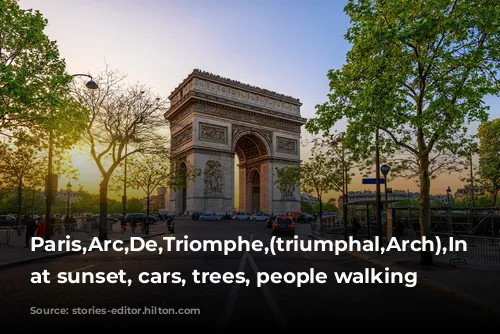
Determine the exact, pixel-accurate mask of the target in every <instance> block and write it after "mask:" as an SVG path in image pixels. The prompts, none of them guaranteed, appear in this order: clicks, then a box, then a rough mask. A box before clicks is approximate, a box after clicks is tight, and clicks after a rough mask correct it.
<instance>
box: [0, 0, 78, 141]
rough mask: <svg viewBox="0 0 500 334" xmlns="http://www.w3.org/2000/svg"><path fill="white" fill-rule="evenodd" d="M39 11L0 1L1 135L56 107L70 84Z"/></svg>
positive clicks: (27, 125)
mask: <svg viewBox="0 0 500 334" xmlns="http://www.w3.org/2000/svg"><path fill="white" fill-rule="evenodd" d="M46 25H47V20H46V19H45V18H43V16H42V14H41V13H40V12H39V11H33V10H24V9H21V8H20V7H19V5H18V3H17V1H14V0H3V1H0V133H2V134H7V135H9V136H10V135H12V134H11V131H12V129H15V128H17V127H24V128H26V127H30V126H32V125H33V124H35V123H37V122H38V121H39V120H40V113H41V112H43V111H44V110H48V109H50V108H52V107H53V106H54V104H55V103H57V99H56V98H55V97H56V96H57V95H58V92H59V91H60V88H61V87H64V86H66V85H67V83H69V82H70V81H71V76H68V75H66V73H65V71H66V64H65V62H64V60H63V59H62V58H61V57H60V54H59V51H58V49H57V44H56V42H54V41H51V40H50V39H49V38H48V37H47V35H45V33H44V30H45V27H46Z"/></svg>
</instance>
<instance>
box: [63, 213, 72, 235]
mask: <svg viewBox="0 0 500 334" xmlns="http://www.w3.org/2000/svg"><path fill="white" fill-rule="evenodd" d="M70 226H71V218H70V216H69V215H66V217H64V233H65V234H66V235H69V229H70Z"/></svg>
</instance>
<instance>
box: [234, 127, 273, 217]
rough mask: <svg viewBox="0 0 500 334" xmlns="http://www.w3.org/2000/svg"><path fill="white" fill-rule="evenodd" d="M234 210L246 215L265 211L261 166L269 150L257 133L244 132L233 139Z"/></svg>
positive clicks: (265, 190) (263, 181) (264, 188)
mask: <svg viewBox="0 0 500 334" xmlns="http://www.w3.org/2000/svg"><path fill="white" fill-rule="evenodd" d="M234 151H235V152H236V157H237V161H236V166H235V169H236V170H235V179H236V180H235V183H234V184H235V195H236V196H234V198H235V204H234V207H235V210H236V211H239V212H245V213H247V214H253V213H258V212H261V211H264V209H265V207H266V206H265V205H264V204H265V201H266V199H265V196H266V192H267V187H266V186H265V185H264V183H265V177H263V176H264V171H263V165H264V164H265V159H264V158H265V157H266V156H268V154H269V148H268V146H267V145H266V142H265V139H263V138H262V137H261V136H259V135H258V134H257V133H253V132H246V133H244V134H242V135H241V136H239V137H238V138H235V140H234Z"/></svg>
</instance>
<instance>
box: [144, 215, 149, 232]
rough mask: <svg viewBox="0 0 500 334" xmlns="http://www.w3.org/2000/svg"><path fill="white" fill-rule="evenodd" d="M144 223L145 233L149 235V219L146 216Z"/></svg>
mask: <svg viewBox="0 0 500 334" xmlns="http://www.w3.org/2000/svg"><path fill="white" fill-rule="evenodd" d="M143 225H144V234H146V235H148V234H149V219H148V217H146V219H144V222H143Z"/></svg>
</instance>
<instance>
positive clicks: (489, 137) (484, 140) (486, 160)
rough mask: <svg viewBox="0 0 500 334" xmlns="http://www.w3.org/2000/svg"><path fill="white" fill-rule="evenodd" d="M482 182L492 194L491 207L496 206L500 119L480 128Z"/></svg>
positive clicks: (498, 180) (498, 181)
mask: <svg viewBox="0 0 500 334" xmlns="http://www.w3.org/2000/svg"><path fill="white" fill-rule="evenodd" d="M479 141H480V143H481V144H480V146H479V175H480V182H481V183H482V184H483V186H484V187H485V188H486V189H487V190H488V191H489V192H490V194H491V206H496V204H497V196H498V192H499V191H500V118H497V119H494V120H492V121H490V122H487V123H484V124H482V125H481V126H480V127H479Z"/></svg>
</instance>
